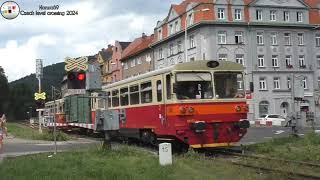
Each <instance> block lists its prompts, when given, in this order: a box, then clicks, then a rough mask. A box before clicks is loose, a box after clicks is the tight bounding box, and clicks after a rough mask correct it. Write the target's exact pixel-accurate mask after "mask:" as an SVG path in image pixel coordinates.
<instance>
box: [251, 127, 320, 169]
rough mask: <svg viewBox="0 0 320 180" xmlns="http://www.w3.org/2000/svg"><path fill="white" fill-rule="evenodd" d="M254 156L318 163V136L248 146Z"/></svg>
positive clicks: (291, 138) (309, 134) (313, 134)
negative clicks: (261, 155) (260, 155)
mask: <svg viewBox="0 0 320 180" xmlns="http://www.w3.org/2000/svg"><path fill="white" fill-rule="evenodd" d="M248 149H249V150H251V151H253V152H255V153H256V154H263V155H267V156H269V157H276V158H283V159H289V160H298V161H309V162H314V163H319V162H320V135H319V134H316V133H314V132H310V133H308V134H306V135H305V136H304V137H294V136H290V137H286V138H277V139H272V140H270V141H268V142H265V143H260V144H254V145H250V146H248Z"/></svg>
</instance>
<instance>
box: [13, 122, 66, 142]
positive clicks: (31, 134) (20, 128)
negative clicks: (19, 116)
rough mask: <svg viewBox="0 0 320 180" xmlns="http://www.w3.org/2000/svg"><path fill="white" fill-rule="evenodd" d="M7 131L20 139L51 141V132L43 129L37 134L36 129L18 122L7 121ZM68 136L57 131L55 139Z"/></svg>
mask: <svg viewBox="0 0 320 180" xmlns="http://www.w3.org/2000/svg"><path fill="white" fill-rule="evenodd" d="M7 128H8V133H10V134H12V135H14V136H15V137H18V138H22V139H33V140H46V141H53V140H54V136H53V133H51V132H49V131H47V130H43V133H42V134H39V131H38V130H35V129H31V128H29V127H26V126H24V125H21V124H18V123H7ZM70 139H71V138H70V136H68V135H67V134H65V133H63V132H61V131H57V141H67V140H70Z"/></svg>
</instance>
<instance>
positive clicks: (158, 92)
mask: <svg viewBox="0 0 320 180" xmlns="http://www.w3.org/2000/svg"><path fill="white" fill-rule="evenodd" d="M157 101H158V102H160V101H162V83H161V80H158V81H157Z"/></svg>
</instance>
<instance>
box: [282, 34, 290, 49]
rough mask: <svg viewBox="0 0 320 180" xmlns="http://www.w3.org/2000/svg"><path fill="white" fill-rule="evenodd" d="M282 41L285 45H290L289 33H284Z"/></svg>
mask: <svg viewBox="0 0 320 180" xmlns="http://www.w3.org/2000/svg"><path fill="white" fill-rule="evenodd" d="M284 43H285V45H286V46H291V35H290V33H284Z"/></svg>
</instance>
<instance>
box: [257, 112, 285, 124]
mask: <svg viewBox="0 0 320 180" xmlns="http://www.w3.org/2000/svg"><path fill="white" fill-rule="evenodd" d="M257 120H258V121H260V124H263V125H266V122H267V121H271V122H272V125H273V126H284V125H285V122H286V119H285V118H284V117H282V116H280V115H279V114H265V115H262V116H260V118H258V119H257Z"/></svg>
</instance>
